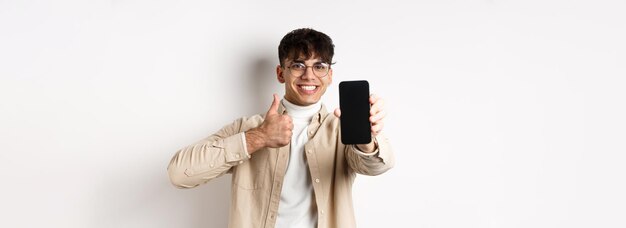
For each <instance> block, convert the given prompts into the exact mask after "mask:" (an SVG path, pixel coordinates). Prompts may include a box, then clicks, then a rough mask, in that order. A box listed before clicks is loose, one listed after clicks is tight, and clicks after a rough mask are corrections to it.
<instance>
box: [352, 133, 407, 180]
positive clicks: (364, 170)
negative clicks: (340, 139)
mask: <svg viewBox="0 0 626 228" xmlns="http://www.w3.org/2000/svg"><path fill="white" fill-rule="evenodd" d="M375 140H376V143H377V144H378V146H377V150H376V151H374V152H372V153H365V152H363V151H360V150H359V149H358V148H357V147H356V145H346V146H345V155H346V160H347V162H348V165H349V166H350V168H352V170H354V171H355V172H356V173H360V174H363V175H368V176H376V175H380V174H383V173H384V172H386V171H387V170H389V169H391V168H392V167H393V166H394V165H395V156H394V154H393V151H392V150H391V146H390V145H389V141H388V140H387V138H385V137H384V136H383V135H378V136H376V138H375Z"/></svg>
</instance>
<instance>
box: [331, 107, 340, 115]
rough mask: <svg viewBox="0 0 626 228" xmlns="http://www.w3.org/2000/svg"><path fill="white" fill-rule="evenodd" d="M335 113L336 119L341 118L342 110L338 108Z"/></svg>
mask: <svg viewBox="0 0 626 228" xmlns="http://www.w3.org/2000/svg"><path fill="white" fill-rule="evenodd" d="M333 113H334V114H335V116H336V117H341V109H339V108H336V109H335V111H334V112H333Z"/></svg>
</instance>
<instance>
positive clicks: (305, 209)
mask: <svg viewBox="0 0 626 228" xmlns="http://www.w3.org/2000/svg"><path fill="white" fill-rule="evenodd" d="M282 102H283V105H284V106H285V110H286V111H287V115H289V116H290V117H291V119H292V120H293V135H292V136H291V150H290V151H291V152H290V155H289V164H288V166H287V172H286V174H285V179H284V182H283V188H282V191H281V194H280V203H279V205H278V217H277V219H276V227H278V228H287V227H289V228H300V227H302V228H305V227H306V228H314V227H317V208H316V205H315V195H314V194H313V185H312V182H311V175H310V174H309V167H308V165H307V162H306V156H305V155H304V144H305V143H307V142H308V141H309V137H308V135H307V127H308V126H309V124H310V123H311V120H312V119H313V116H314V115H315V114H316V113H317V112H318V111H319V110H320V109H321V107H322V105H321V103H320V102H317V103H316V104H313V105H309V106H298V105H295V104H292V103H290V102H289V101H287V100H285V99H283V100H282Z"/></svg>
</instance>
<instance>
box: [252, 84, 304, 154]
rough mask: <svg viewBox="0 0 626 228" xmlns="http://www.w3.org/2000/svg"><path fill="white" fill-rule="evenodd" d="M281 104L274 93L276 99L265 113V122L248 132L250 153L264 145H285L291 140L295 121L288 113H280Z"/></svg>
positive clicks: (275, 146) (273, 146)
mask: <svg viewBox="0 0 626 228" xmlns="http://www.w3.org/2000/svg"><path fill="white" fill-rule="evenodd" d="M279 104H280V99H279V98H278V95H276V94H274V101H273V102H272V105H271V106H270V109H269V110H268V111H267V113H266V114H265V120H264V121H263V123H261V125H260V126H259V127H257V128H253V129H250V130H249V131H247V132H246V141H247V142H246V144H247V146H248V153H253V152H255V151H257V150H259V149H261V148H263V147H270V148H278V147H283V146H286V145H287V144H289V142H290V141H291V135H292V134H293V133H292V130H293V122H292V120H291V117H289V116H288V115H282V114H280V113H278V106H279Z"/></svg>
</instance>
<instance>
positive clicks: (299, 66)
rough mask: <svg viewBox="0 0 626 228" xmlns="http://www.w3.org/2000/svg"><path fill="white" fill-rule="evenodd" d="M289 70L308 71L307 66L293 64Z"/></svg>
mask: <svg viewBox="0 0 626 228" xmlns="http://www.w3.org/2000/svg"><path fill="white" fill-rule="evenodd" d="M289 69H292V70H304V69H306V66H305V65H304V64H302V63H292V64H291V66H289Z"/></svg>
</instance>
